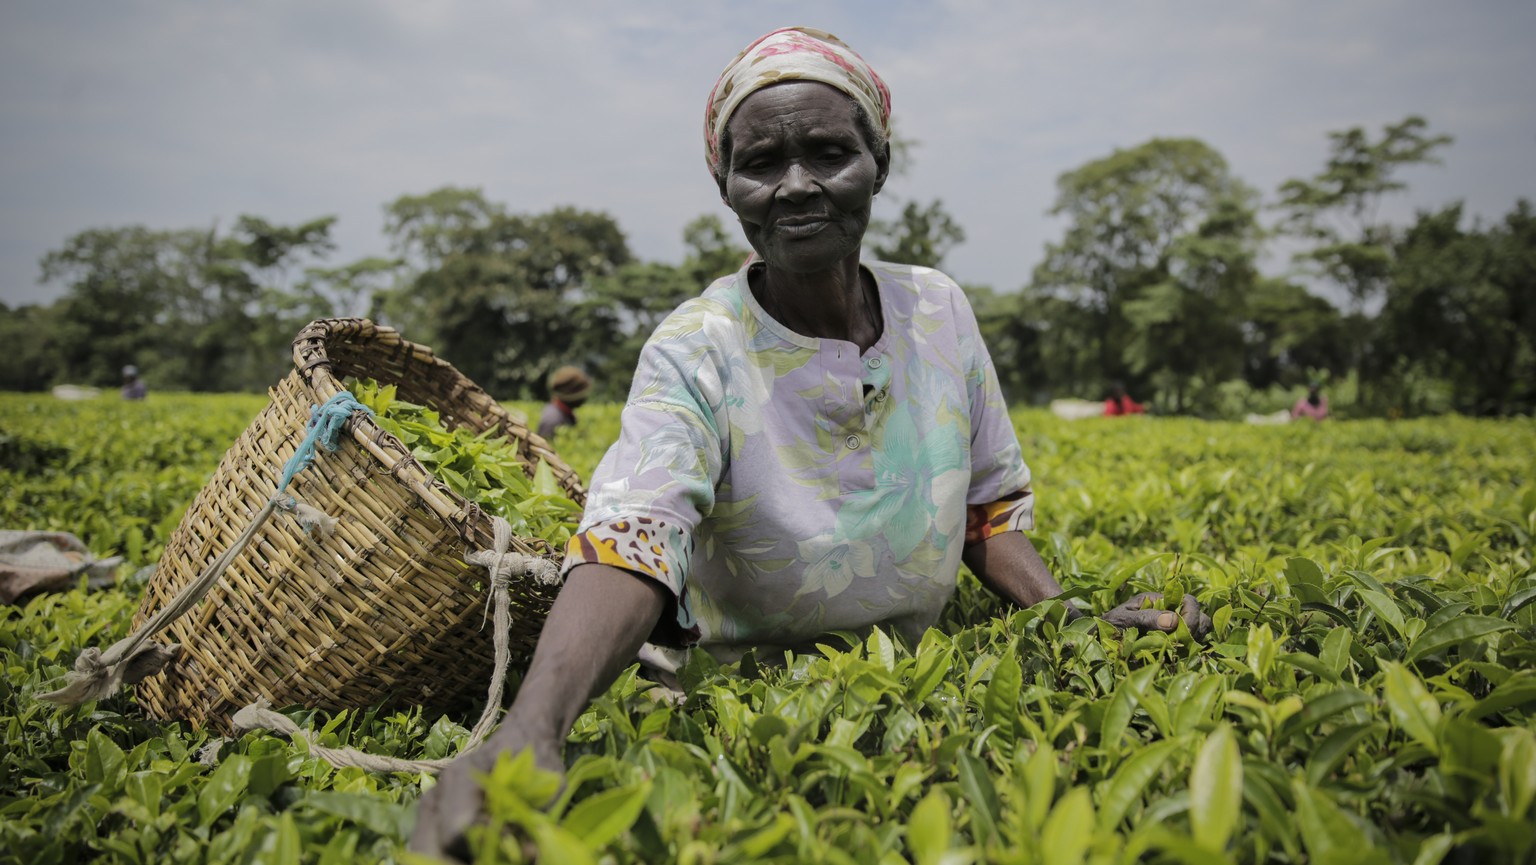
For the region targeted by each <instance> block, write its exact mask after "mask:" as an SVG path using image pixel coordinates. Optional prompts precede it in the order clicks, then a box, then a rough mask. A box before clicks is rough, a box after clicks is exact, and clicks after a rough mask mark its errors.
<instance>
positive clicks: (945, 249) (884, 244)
mask: <svg viewBox="0 0 1536 865" xmlns="http://www.w3.org/2000/svg"><path fill="white" fill-rule="evenodd" d="M868 234H869V241H868V242H869V245H870V251H871V252H873V253H874V256H875V257H876V258H878V259H881V260H883V261H896V262H900V263H902V264H915V265H918V266H919V267H935V268H936V267H938V266H939V265H940V264H942V263H943V261H944V256H945V255H948V254H949V251H950V250H951V249H953V248H954V247H955V246H956V245H957V244H960V243H964V242H965V229H963V228H961V227H960V224H959V223H958V222H955V220H954V218H953V217H951V216H950V215H949V213H948V211H946V210H945V209H944V203H943V202H942V201H940V200H938V199H934V200H933V201H931V202H929V204H928V205H927V206H926V207H924V206H921V205H919V204H918V203H917V202H915V201H909V202H907V204H906V206H905V207H903V208H902V211H901V216H900V218H898V219H896V220H894V221H890V222H887V221H885V220H879V219H877V220H873V221H872V222H871V224H870V227H869V232H868Z"/></svg>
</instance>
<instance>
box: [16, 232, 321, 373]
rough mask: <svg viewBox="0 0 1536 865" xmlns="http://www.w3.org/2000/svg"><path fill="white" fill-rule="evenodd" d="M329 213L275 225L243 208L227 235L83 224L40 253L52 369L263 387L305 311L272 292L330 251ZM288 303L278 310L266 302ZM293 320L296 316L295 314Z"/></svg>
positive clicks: (282, 362)
mask: <svg viewBox="0 0 1536 865" xmlns="http://www.w3.org/2000/svg"><path fill="white" fill-rule="evenodd" d="M333 222H334V218H332V217H323V218H321V219H317V220H312V221H310V222H307V223H303V224H301V225H298V226H291V227H288V226H278V225H273V224H272V223H269V222H267V221H266V220H263V219H260V218H257V217H251V216H242V217H240V218H239V219H238V220H237V221H236V223H235V227H234V229H233V230H232V231H231V232H229V233H220V232H219V231H218V229H217V227H214V228H211V229H208V230H206V231H204V230H179V231H157V230H152V229H149V228H145V227H143V226H128V227H123V228H103V229H89V230H86V231H82V232H79V233H78V234H75V235H73V236H72V237H70V238H68V239H67V240H66V241H65V243H64V245H63V247H61V248H60V249H57V250H54V251H52V252H49V253H48V254H47V255H45V256H44V257H43V259H42V263H41V264H42V273H43V280H44V281H45V282H62V283H65V284H66V290H65V294H64V297H63V298H62V299H61V300H60V301H59V302H58V304H57V307H58V311H57V317H56V321H57V322H58V329H57V333H56V343H57V345H58V346H59V347H60V364H59V376H60V377H62V378H64V379H67V380H70V381H78V382H91V383H95V384H115V383H116V382H117V381H118V377H119V376H118V371H119V370H120V369H121V367H122V366H124V365H126V364H130V363H132V364H135V365H137V366H139V367H140V368H141V370H142V371H143V372H144V374H145V377H146V378H148V379H149V380H151V381H154V382H155V383H156V386H157V387H161V388H171V389H188V390H196V391H221V390H239V389H248V388H252V387H260V386H266V385H268V384H271V382H272V381H273V380H274V378H275V377H277V376H280V375H281V374H282V369H283V368H284V367H285V366H286V365H287V364H288V362H289V358H288V353H287V346H288V343H289V341H290V340H291V339H292V338H293V334H294V332H296V330H297V325H299V324H302V323H303V321H307V320H308V318H307V316H308V314H309V313H310V312H312V310H309V309H306V308H297V307H294V306H293V305H292V304H285V303H276V304H274V299H275V298H277V297H280V296H283V295H284V294H285V293H286V292H288V291H289V289H290V286H289V285H288V271H289V269H290V268H292V267H293V266H295V265H297V264H299V263H300V262H302V261H304V260H307V259H312V258H319V257H323V256H324V255H325V254H327V253H328V252H329V251H330V249H331V248H332V244H331V241H330V227H331V225H332V223H333ZM284 308H287V309H289V310H290V314H289V315H288V316H287V317H283V316H282V315H278V314H274V310H281V309H284ZM301 319H302V320H301Z"/></svg>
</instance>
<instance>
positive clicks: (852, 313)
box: [747, 253, 884, 352]
mask: <svg viewBox="0 0 1536 865" xmlns="http://www.w3.org/2000/svg"><path fill="white" fill-rule="evenodd" d="M747 282H748V285H749V286H751V289H752V293H753V295H755V296H756V297H757V302H758V304H759V305H761V306H762V307H763V311H764V312H767V313H768V314H769V315H770V316H773V319H774V320H775V321H777V322H778V323H780V324H782V325H784V326H785V327H787V328H789V329H790V330H792V331H794V332H795V333H798V334H800V335H801V336H809V337H813V338H815V339H838V340H843V341H845V342H851V343H855V344H857V345H858V347H859V351H861V352H863V351H868V350H869V348H870V346H872V345H874V344H875V342H877V341H878V340H879V339H880V333H881V331H882V329H883V327H884V323H883V322H882V321H881V314H880V295H879V292H878V291H877V289H876V288H875V283H874V278H873V277H872V276H870V275H869V274H868V273H867V272H865V270H864V269H863V268H862V267H860V266H859V256H858V254H857V253H855V254H853V255H851V256H849V257H848V258H846V259H844V260H843V261H841V262H839V263H838V266H837V267H834V268H832V269H830V270H826V271H820V272H817V273H790V272H787V271H783V270H778V269H776V268H774V267H773V266H772V265H769V264H766V263H764V265H763V266H762V267H760V268H759V267H752V268H751V269H749V270H748V271H747Z"/></svg>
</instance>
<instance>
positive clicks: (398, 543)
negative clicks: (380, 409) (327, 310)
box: [134, 318, 585, 731]
mask: <svg viewBox="0 0 1536 865" xmlns="http://www.w3.org/2000/svg"><path fill="white" fill-rule="evenodd" d="M293 357H294V364H295V367H296V368H295V370H294V371H293V372H292V373H290V374H289V375H288V377H287V378H285V379H283V381H282V382H280V383H279V384H278V385H277V386H276V387H275V388H273V389H272V391H271V398H272V401H271V403H270V404H269V405H268V406H267V407H266V408H265V409H264V410H263V411H262V412H261V414H260V415H258V416H257V417H256V419H255V420H254V421H253V422H252V423H251V426H250V427H249V428H248V429H247V430H246V431H245V432H244V433H243V434H242V435H241V436H240V438H239V439H238V440H237V441H236V442H235V444H234V446H233V447H231V448H230V450H229V452H228V453H226V454H225V455H224V459H223V461H222V462H220V464H219V467H218V469H217V471H215V473H214V475H213V477H212V479H211V480H210V481H209V482H208V484H207V485H206V486H205V487H204V488H203V489H202V491H201V492H200V493H199V494H198V496H197V498H196V499H195V500H194V501H193V503H192V505H191V507H190V508H189V509H188V510H187V513H186V515H185V516H184V517H183V518H182V521H181V525H180V526H179V527H178V528H177V529H176V531H175V533H174V534H172V535H171V538H170V540H169V541H168V542H167V545H166V550H165V554H164V555H163V556H162V557H161V559H160V566H159V568H158V569H157V571H156V572H155V575H154V577H153V578H152V579H151V581H150V583H149V586H148V588H147V591H146V592H145V594H144V599H143V602H142V603H141V604H140V607H139V611H138V614H137V615H136V616H135V617H134V627H135V628H138V626H139V625H140V624H141V623H142V622H143V621H144V620H145V619H146V618H147V617H148V616H149V615H151V614H153V613H154V611H155V610H157V609H159V608H161V607H162V606H163V605H165V603H166V602H167V601H168V600H169V599H170V598H172V597H173V596H174V595H175V594H176V592H177V591H178V590H179V589H180V588H181V587H182V586H184V585H186V584H187V583H188V582H190V581H192V580H193V579H195V578H196V577H197V576H198V574H199V573H201V572H202V571H203V569H204V568H205V567H206V566H207V564H208V562H209V561H210V560H212V559H213V558H214V557H216V556H218V555H219V554H221V553H222V552H224V550H225V549H227V548H228V547H229V546H230V545H231V544H232V542H233V541H234V540H235V538H236V536H238V535H239V534H240V533H241V531H242V530H244V529H245V527H246V526H247V525H248V524H249V523H250V521H251V519H252V517H253V515H255V514H256V512H257V511H259V510H261V508H262V506H263V505H264V504H265V503H266V501H267V500H268V499H269V498H270V497H271V496H272V494H273V492H274V491H275V490H276V488H277V485H278V482H279V479H280V477H281V475H282V469H283V464H284V463H285V462H286V461H287V460H288V458H289V457H290V456H291V455H292V454H293V453H294V451H295V450H296V448H297V447H298V444H299V442H300V441H301V440H302V438H303V437H304V432H305V425H306V423H307V422H308V420H309V415H310V407H311V406H313V405H317V404H320V403H324V402H325V401H326V400H327V399H328V398H330V397H331V396H333V395H335V394H336V393H338V392H339V391H341V390H342V389H343V383H342V379H343V378H344V377H346V376H355V377H358V378H364V377H366V378H373V379H376V380H377V381H379V382H380V383H383V384H393V385H396V386H397V387H398V395H399V398H400V399H404V400H407V401H409V402H413V403H417V404H419V405H425V406H429V407H431V408H432V409H434V410H436V411H438V412H439V413H440V414H441V416H442V420H443V423H444V424H445V425H446V426H448V427H449V428H456V427H468V428H470V429H472V430H474V431H476V432H481V431H484V430H487V429H492V428H494V429H496V430H498V431H499V432H500V433H502V434H504V435H505V436H507V438H508V439H509V440H510V441H513V442H515V443H516V445H517V449H518V453H519V454H520V456H521V457H522V458H523V459H524V460H525V461H526V463H527V464H528V466H529V468H530V470H531V469H532V467H534V466H536V465H537V464H538V461H539V460H541V459H542V460H544V461H545V462H546V463H548V464H549V466H550V468H551V469H553V470H554V474H555V476H556V478H557V479H558V480H559V482H560V484H561V486H562V487H563V488H564V490H565V491H566V494H567V495H568V496H570V497H571V498H572V499H574V500H575V501H577V502H578V503H579V502H582V501H583V500H584V497H585V494H584V492H583V490H582V487H581V484H580V482H579V480H578V478H577V477H576V474H575V473H574V472H573V471H571V469H570V468H569V467H568V466H566V465H565V463H563V462H562V461H561V460H560V459H559V457H557V456H556V455H555V453H554V451H553V450H552V449H551V448H550V447H549V445H548V444H547V443H546V442H545V441H544V440H543V439H541V438H539V437H538V436H537V435H535V434H534V433H533V432H531V431H530V430H529V429H528V427H527V426H525V425H524V424H523V423H522V422H521V421H519V420H517V419H516V418H514V417H512V416H510V415H508V414H507V413H506V412H505V411H503V410H502V408H501V407H500V406H499V405H497V403H496V402H495V400H493V399H491V397H490V396H489V395H488V394H486V392H485V391H484V390H481V389H480V388H479V387H478V386H476V385H475V383H474V382H472V381H470V380H469V379H467V378H465V377H464V376H463V375H462V374H461V373H459V372H458V371H457V370H455V369H454V368H453V367H452V366H451V365H450V364H448V363H447V362H446V361H443V360H441V359H440V358H437V357H435V356H434V355H433V354H432V351H431V349H429V348H426V347H425V346H421V345H416V344H414V343H411V342H407V341H405V340H403V339H401V338H400V335H399V334H398V333H396V332H395V331H394V330H393V329H392V328H389V327H384V326H380V325H376V324H374V323H373V322H371V321H368V320H366V319H358V318H344V319H322V320H319V321H315V322H312V323H310V325H309V326H308V327H306V328H305V329H304V330H303V331H302V332H301V333H300V334H299V335H298V337H297V338H296V339H295V340H294V343H293ZM289 489H290V491H291V492H293V493H294V494H295V495H296V496H297V497H298V499H299V500H300V501H303V502H305V503H307V504H309V505H312V506H314V507H316V508H318V509H320V510H321V511H324V512H325V513H326V514H329V515H330V516H333V517H336V518H338V519H339V520H340V522H339V525H338V526H337V530H336V532H335V533H334V534H332V535H330V536H329V537H325V538H316V537H310V536H309V535H307V534H305V533H304V532H302V531H301V530H300V529H299V527H298V525H297V524H296V522H295V521H294V519H293V518H292V517H290V516H288V515H285V514H277V515H274V516H273V518H272V519H270V520H269V521H268V522H267V523H266V524H265V525H264V526H263V527H262V528H261V530H260V531H259V532H258V533H257V534H256V535H255V537H254V538H253V539H252V541H251V543H250V544H249V545H248V546H246V548H245V550H244V551H243V552H242V553H240V555H239V556H238V557H236V558H235V559H234V561H233V562H232V563H231V565H230V566H229V569H228V570H227V571H226V572H225V573H224V576H223V579H222V580H221V581H220V583H219V584H218V585H216V586H215V587H214V588H213V589H212V590H211V591H210V592H209V593H208V595H207V597H205V598H204V599H203V601H202V602H201V603H200V604H199V605H198V606H197V607H195V608H193V609H192V610H190V611H189V612H188V613H187V614H186V615H185V616H183V617H182V618H181V619H180V620H178V621H176V622H175V623H174V624H172V625H171V626H170V627H169V628H168V629H167V630H168V631H170V635H169V639H171V640H174V641H175V642H179V643H180V644H181V646H182V652H181V656H180V657H179V658H178V659H177V661H176V662H175V663H174V664H173V665H172V666H171V667H170V668H168V669H167V670H166V672H165V673H164V674H163V675H159V676H151V677H150V678H148V679H146V680H144V681H143V682H141V683H139V685H138V688H137V690H138V699H139V703H140V704H141V705H142V706H143V707H144V708H145V710H146V711H148V712H149V713H150V714H151V715H153V716H155V717H158V718H163V719H183V720H187V721H191V722H192V723H194V724H205V723H206V724H209V725H211V726H213V727H214V728H216V729H219V730H220V731H227V730H228V729H229V726H228V719H229V715H230V713H232V712H233V711H235V710H236V709H238V708H239V707H241V706H243V705H245V704H246V703H249V702H250V701H252V700H254V699H256V698H258V697H265V698H267V699H268V700H270V701H271V702H272V704H273V705H275V706H288V705H302V706H306V707H312V708H323V709H341V708H348V707H361V706H375V705H383V706H389V705H401V704H411V705H422V706H426V707H429V708H433V709H444V710H446V709H457V708H462V707H466V706H467V705H468V704H469V703H470V702H471V701H472V700H474V699H476V698H477V697H478V698H483V696H484V694H485V689H486V683H487V682H488V681H489V679H490V673H491V669H490V668H491V635H490V634H489V633H488V632H487V631H485V630H482V627H481V626H482V621H483V616H484V611H485V603H486V597H487V594H486V589H487V586H486V582H487V580H486V577H485V572H484V571H482V570H480V569H477V568H473V567H471V566H469V565H466V564H464V561H463V556H464V555H465V554H466V552H467V551H468V550H469V549H471V548H473V549H483V548H486V547H488V546H490V544H491V532H492V529H491V522H490V517H489V516H487V515H486V514H484V513H483V512H482V511H481V510H480V509H479V508H478V507H476V506H475V505H473V504H471V503H469V502H467V501H466V500H465V499H463V498H462V497H460V496H459V495H457V494H456V493H454V492H453V491H452V490H450V489H449V488H448V487H446V486H444V485H443V484H442V482H441V481H439V480H437V478H435V477H434V476H433V475H432V474H431V473H430V472H429V471H428V470H427V469H426V468H424V467H423V466H422V465H421V464H420V463H419V462H417V461H416V460H415V459H414V458H413V457H412V456H411V455H410V452H409V451H408V450H407V449H406V447H405V446H404V445H403V444H402V443H401V442H400V440H399V439H397V438H395V437H394V436H393V435H391V434H389V433H388V432H385V431H384V430H383V429H381V428H380V427H379V426H378V425H377V424H376V423H374V421H373V419H372V418H370V417H367V416H365V415H362V414H357V415H354V416H353V418H352V420H351V421H350V423H349V425H348V427H347V432H346V434H344V436H343V439H342V445H341V447H340V448H339V449H338V450H337V451H336V452H334V453H328V452H324V451H321V452H318V454H317V458H316V460H315V462H314V464H313V465H312V466H311V467H310V468H308V469H306V470H304V471H302V472H300V473H299V474H298V476H297V477H296V478H295V479H294V481H293V484H292V485H291V486H290V488H289ZM513 550H514V551H516V552H520V553H524V554H533V555H542V556H549V557H553V556H555V555H556V554H557V553H558V551H555V550H551V549H549V548H548V545H547V544H545V543H544V542H543V541H541V540H536V539H532V540H527V539H514V541H513ZM554 594H555V589H553V588H550V587H546V586H542V585H539V584H537V583H535V582H534V581H533V580H531V579H528V580H522V581H518V582H515V583H514V584H513V585H512V587H511V601H512V607H511V609H512V615H513V625H512V634H511V648H512V666H513V668H514V670H515V669H517V668H519V667H524V666H526V662H527V659H528V657H529V655H530V654H531V653H532V651H533V646H534V643H535V641H536V640H537V638H538V633H539V629H540V628H541V627H542V625H543V622H544V618H545V615H546V614H547V613H548V610H549V605H550V603H551V601H552V600H553V598H554Z"/></svg>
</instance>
